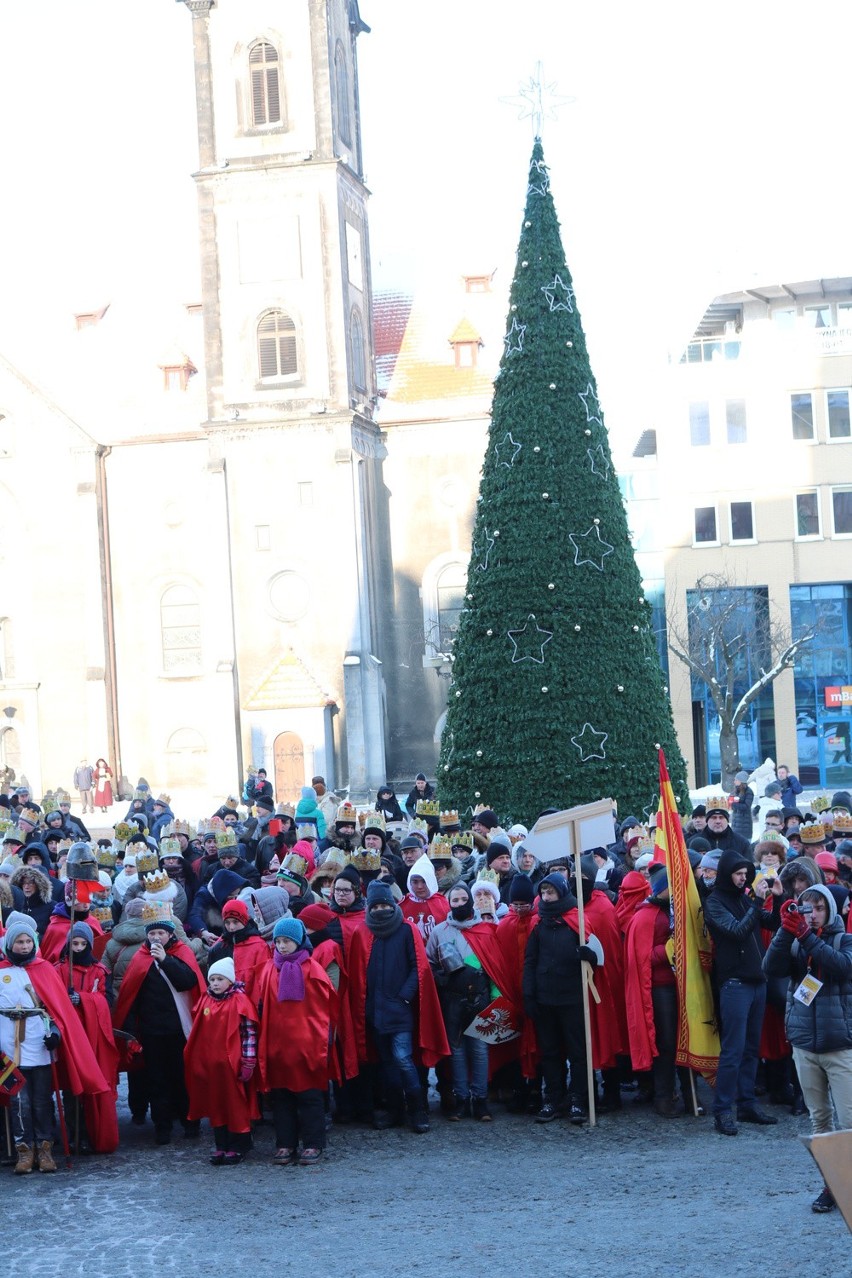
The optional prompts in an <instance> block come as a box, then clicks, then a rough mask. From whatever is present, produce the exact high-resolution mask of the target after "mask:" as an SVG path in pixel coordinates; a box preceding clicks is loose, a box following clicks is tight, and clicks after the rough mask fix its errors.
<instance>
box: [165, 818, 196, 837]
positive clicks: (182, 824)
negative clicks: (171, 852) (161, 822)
mask: <svg viewBox="0 0 852 1278" xmlns="http://www.w3.org/2000/svg"><path fill="white" fill-rule="evenodd" d="M179 834H183V835H185V836H186V838H188V839H191V838H192V826H191V825H190V824H189V822H188V821H170V822H169V824H168V825H167V826H166V828H165V829H164V830H163V837H164V838H166V839H173V838H176V837H177V835H179Z"/></svg>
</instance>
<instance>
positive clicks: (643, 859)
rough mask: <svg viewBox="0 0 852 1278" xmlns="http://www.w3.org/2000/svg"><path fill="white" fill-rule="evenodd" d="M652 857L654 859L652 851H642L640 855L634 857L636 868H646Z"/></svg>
mask: <svg viewBox="0 0 852 1278" xmlns="http://www.w3.org/2000/svg"><path fill="white" fill-rule="evenodd" d="M653 859H654V853H653V852H643V853H642V855H641V856H638V857H637V858H636V869H637V870H647V868H648V866H649V865H650V864H651V862H652V861H653Z"/></svg>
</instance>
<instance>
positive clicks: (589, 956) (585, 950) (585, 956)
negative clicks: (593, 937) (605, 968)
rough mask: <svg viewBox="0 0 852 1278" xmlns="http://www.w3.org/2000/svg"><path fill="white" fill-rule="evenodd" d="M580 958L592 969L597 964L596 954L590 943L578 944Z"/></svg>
mask: <svg viewBox="0 0 852 1278" xmlns="http://www.w3.org/2000/svg"><path fill="white" fill-rule="evenodd" d="M580 959H581V961H582V962H583V963H588V964H589V966H590V967H591V968H592V969H593V970H594V968H596V967H597V965H598V956H597V954H596V953H595V951H594V950H593V949H592V947H591V946H590V945H581V946H580Z"/></svg>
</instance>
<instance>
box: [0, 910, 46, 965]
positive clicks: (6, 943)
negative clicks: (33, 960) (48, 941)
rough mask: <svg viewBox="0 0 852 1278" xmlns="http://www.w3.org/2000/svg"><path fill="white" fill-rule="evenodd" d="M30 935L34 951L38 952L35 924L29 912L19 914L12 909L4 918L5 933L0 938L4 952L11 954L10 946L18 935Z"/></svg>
mask: <svg viewBox="0 0 852 1278" xmlns="http://www.w3.org/2000/svg"><path fill="white" fill-rule="evenodd" d="M23 935H26V936H31V937H32V939H33V940H34V941H35V948H36V953H37V952H38V932H37V931H36V925H35V923H34V922H33V920H32V919H31V918H30V916H29V914H20V913H19V912H18V911H17V910H12V912H11V914H10V915H9V916H8V918H7V919H6V935H5V936H4V937H3V939H2V940H0V945H2V946H3V949H4V951H5V953H6V954H11V952H12V946H13V945H14V943H15V941H16V940H17V938H18V937H19V936H23Z"/></svg>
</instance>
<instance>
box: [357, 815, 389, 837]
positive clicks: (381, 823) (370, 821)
mask: <svg viewBox="0 0 852 1278" xmlns="http://www.w3.org/2000/svg"><path fill="white" fill-rule="evenodd" d="M363 826H364V829H365V830H381V832H382V834H387V832H388V827H387V825H386V823H385V815H384V813H383V812H365V813H364V821H363Z"/></svg>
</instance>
